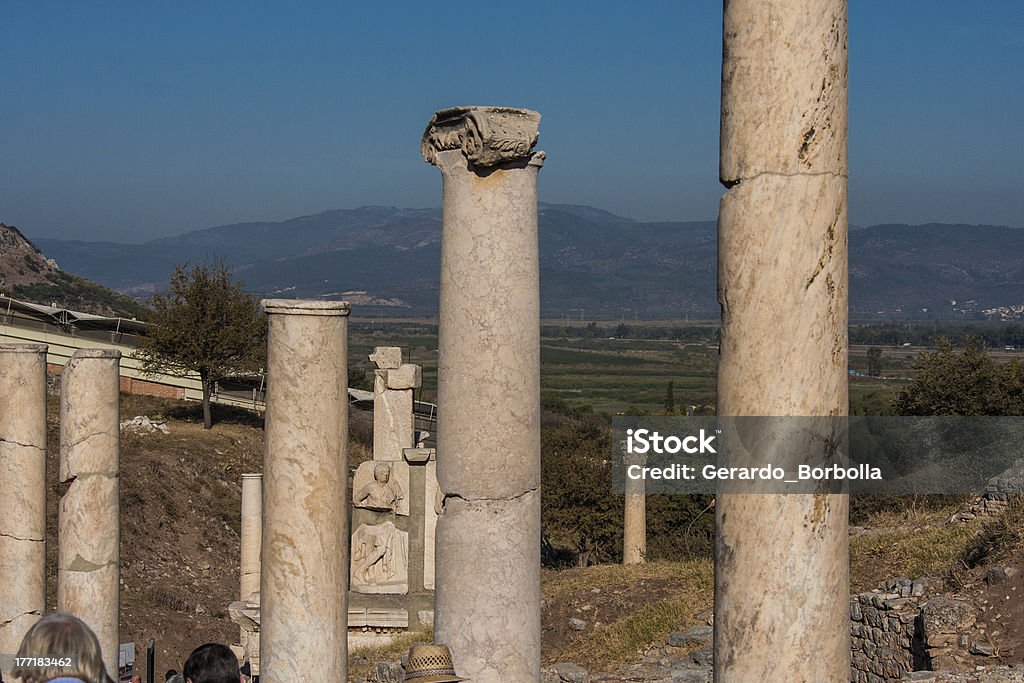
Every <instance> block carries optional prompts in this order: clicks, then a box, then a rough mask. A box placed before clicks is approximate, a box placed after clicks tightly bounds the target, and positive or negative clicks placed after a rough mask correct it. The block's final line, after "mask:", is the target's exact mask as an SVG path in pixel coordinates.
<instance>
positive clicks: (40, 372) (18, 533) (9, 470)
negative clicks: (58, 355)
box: [0, 344, 46, 673]
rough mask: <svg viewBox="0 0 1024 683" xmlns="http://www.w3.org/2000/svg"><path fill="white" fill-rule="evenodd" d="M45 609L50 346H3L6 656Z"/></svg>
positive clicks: (1, 575) (0, 511)
mask: <svg viewBox="0 0 1024 683" xmlns="http://www.w3.org/2000/svg"><path fill="white" fill-rule="evenodd" d="M45 610H46V346H45V345H42V344H0V652H5V653H8V654H13V653H15V652H17V651H18V646H19V645H20V644H21V639H22V638H23V637H24V636H25V632H26V631H27V630H28V629H29V628H31V626H32V625H33V624H34V623H35V622H36V621H37V620H38V619H39V617H41V616H43V614H45ZM5 673H6V672H5Z"/></svg>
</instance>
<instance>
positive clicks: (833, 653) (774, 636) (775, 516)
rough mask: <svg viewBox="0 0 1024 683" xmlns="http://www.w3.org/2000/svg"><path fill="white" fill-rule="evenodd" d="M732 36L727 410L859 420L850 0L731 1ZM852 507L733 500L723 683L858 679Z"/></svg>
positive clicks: (727, 84)
mask: <svg viewBox="0 0 1024 683" xmlns="http://www.w3.org/2000/svg"><path fill="white" fill-rule="evenodd" d="M723 36H724V49H723V66H722V128H721V168H720V175H721V179H722V183H723V184H724V185H725V186H726V187H727V188H729V189H728V191H727V192H726V193H725V195H724V196H723V198H722V202H721V211H720V213H719V250H718V253H719V268H718V277H719V301H720V302H721V305H722V339H721V359H720V361H719V374H718V414H719V415H720V416H744V415H746V416H840V415H845V414H846V412H847V409H848V408H847V218H846V177H847V165H846V112H847V54H846V40H847V24H846V2H845V0H812V1H811V2H807V1H804V0H726V2H725V6H724V30H723ZM827 422H828V421H826V423H827ZM833 422H835V421H833ZM825 428H826V429H828V427H827V426H826V427H825ZM847 510H848V499H847V497H846V496H842V495H828V494H800V495H797V494H774V495H770V494H760V495H740V494H732V495H729V494H723V495H720V496H719V497H718V500H717V505H716V506H715V516H716V521H717V524H718V533H717V536H716V554H715V680H716V681H729V682H731V681H738V682H739V681H743V682H745V681H810V680H814V681H835V682H838V681H847V680H849V672H850V650H849V624H848V620H849V615H848V610H847V602H848V599H849V587H848V586H849V577H848V570H849V569H848V568H849V562H848V550H847V540H848V539H847Z"/></svg>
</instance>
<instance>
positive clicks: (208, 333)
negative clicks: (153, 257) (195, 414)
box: [137, 261, 267, 429]
mask: <svg viewBox="0 0 1024 683" xmlns="http://www.w3.org/2000/svg"><path fill="white" fill-rule="evenodd" d="M152 307H153V314H152V316H151V319H150V322H151V326H150V328H149V329H148V330H147V333H146V336H145V337H143V339H142V344H141V346H140V348H139V349H138V351H137V356H138V357H139V358H140V359H141V360H142V363H143V370H144V371H146V372H149V373H154V372H162V373H165V374H170V375H176V376H188V375H192V374H193V373H196V374H198V375H199V380H200V382H201V383H202V387H203V424H204V426H205V427H206V429H210V428H211V427H212V426H213V417H212V415H211V412H210V395H211V393H212V391H213V387H214V384H215V383H216V382H218V381H219V380H222V379H224V378H226V377H231V376H237V375H241V374H245V373H249V372H254V371H256V370H259V369H260V368H262V367H263V366H264V365H265V364H266V348H267V322H266V316H264V315H263V313H262V312H261V311H260V306H259V303H258V302H257V301H256V300H255V299H254V298H252V297H251V296H249V295H248V294H246V293H245V292H244V291H243V290H242V283H241V282H239V281H236V280H234V279H233V278H232V276H231V272H230V271H229V270H228V268H227V266H225V265H224V263H222V262H220V261H214V262H213V264H212V265H209V266H207V265H197V266H194V267H192V268H189V267H188V264H184V263H183V264H180V265H178V266H175V268H174V274H173V275H171V282H170V288H169V289H168V290H167V291H166V292H163V293H159V294H157V295H155V296H154V297H153V300H152Z"/></svg>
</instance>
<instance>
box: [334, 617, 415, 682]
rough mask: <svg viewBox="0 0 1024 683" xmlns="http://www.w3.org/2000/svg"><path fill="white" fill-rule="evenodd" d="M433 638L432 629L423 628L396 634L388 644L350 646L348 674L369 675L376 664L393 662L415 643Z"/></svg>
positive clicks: (375, 667) (374, 669)
mask: <svg viewBox="0 0 1024 683" xmlns="http://www.w3.org/2000/svg"><path fill="white" fill-rule="evenodd" d="M433 640H434V629H432V628H423V629H417V630H414V631H408V632H406V633H403V634H401V635H399V636H397V637H396V638H395V639H394V640H393V641H392V642H391V643H390V644H388V645H368V646H366V647H358V648H352V650H351V651H349V653H348V674H349V678H350V679H351V678H352V677H353V676H364V677H366V676H369V675H370V674H372V673H375V672H376V671H377V664H378V663H382V662H395V661H398V660H399V659H400V658H401V656H402V655H403V654H404V653H405V652H407V651H408V650H409V648H410V647H412V646H413V645H416V644H417V643H430V642H432V641H433Z"/></svg>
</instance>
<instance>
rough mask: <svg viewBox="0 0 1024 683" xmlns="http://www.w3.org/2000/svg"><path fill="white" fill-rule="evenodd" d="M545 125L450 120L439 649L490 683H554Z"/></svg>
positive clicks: (438, 151) (515, 118)
mask: <svg viewBox="0 0 1024 683" xmlns="http://www.w3.org/2000/svg"><path fill="white" fill-rule="evenodd" d="M539 122H540V115H539V114H537V113H536V112H532V111H529V110H525V109H507V108H499V107H471V108H455V109H445V110H443V111H440V112H438V113H437V114H435V115H434V117H433V119H431V121H430V124H429V125H428V126H427V130H426V132H425V133H424V135H423V145H422V151H423V155H424V157H425V158H426V160H427V161H428V162H430V163H432V164H435V165H436V166H437V167H438V168H439V169H440V170H441V174H442V176H443V178H444V194H443V206H442V210H443V215H444V218H443V228H442V236H441V306H440V325H439V329H438V373H437V374H438V415H439V419H438V446H437V478H438V482H439V485H440V490H441V492H442V494H443V496H444V498H443V506H442V511H441V514H440V517H439V519H438V524H437V556H436V580H437V581H436V596H435V608H436V609H435V615H434V618H435V622H434V623H435V640H436V641H437V642H439V643H444V644H446V645H449V646H450V647H451V649H452V654H453V657H454V659H455V665H456V670H457V671H458V673H459V675H460V676H464V677H467V678H469V679H472V680H473V681H477V682H478V683H497V682H498V681H536V680H538V679H539V678H540V295H539V275H538V273H539V269H538V256H537V194H536V192H537V190H536V187H537V172H538V170H539V169H540V166H541V163H542V161H543V159H544V154H543V152H533V151H532V150H533V146H534V145H535V144H536V141H537V129H538V124H539Z"/></svg>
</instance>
